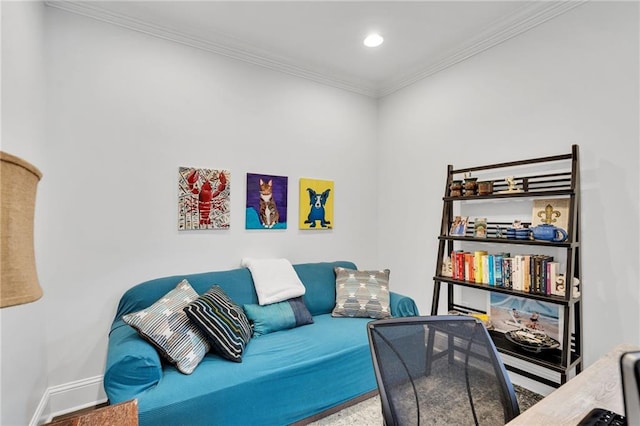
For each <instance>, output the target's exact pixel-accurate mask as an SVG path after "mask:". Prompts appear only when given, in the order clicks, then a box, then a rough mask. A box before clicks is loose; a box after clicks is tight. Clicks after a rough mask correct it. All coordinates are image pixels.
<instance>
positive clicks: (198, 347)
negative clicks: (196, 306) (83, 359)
mask: <svg viewBox="0 0 640 426" xmlns="http://www.w3.org/2000/svg"><path fill="white" fill-rule="evenodd" d="M197 298H198V293H196V292H195V290H194V289H193V288H191V286H190V285H189V282H188V281H187V280H182V281H181V282H180V283H179V284H178V285H177V286H176V288H174V289H173V290H171V291H170V292H168V293H167V294H165V295H164V296H163V297H161V298H160V299H159V300H158V301H156V302H155V303H154V304H153V305H151V306H150V307H148V308H146V309H143V310H141V311H138V312H133V313H131V314H128V315H125V316H123V317H122V320H123V321H124V322H126V323H127V324H129V325H130V326H132V327H133V328H135V329H136V330H137V331H138V333H140V335H141V336H142V337H144V338H145V339H146V340H147V341H149V342H150V343H151V344H153V345H154V346H155V347H156V348H158V350H159V351H160V353H161V354H162V356H163V357H165V358H166V359H167V360H168V361H169V362H171V363H172V364H175V365H176V367H177V368H178V370H180V372H182V373H184V374H191V373H193V370H195V368H196V367H197V366H198V364H199V363H200V361H202V358H203V357H204V355H205V354H206V353H207V352H208V351H209V344H208V343H207V340H206V339H205V337H204V336H203V335H202V333H201V332H200V330H199V329H198V328H197V327H196V326H195V325H194V324H192V323H191V322H190V321H189V318H187V315H186V314H185V313H184V311H183V309H184V308H185V307H186V306H187V305H188V304H189V303H191V302H192V301H194V300H196V299H197Z"/></svg>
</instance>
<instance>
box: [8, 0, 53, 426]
mask: <svg viewBox="0 0 640 426" xmlns="http://www.w3.org/2000/svg"><path fill="white" fill-rule="evenodd" d="M0 11H1V14H2V119H1V121H2V125H1V128H2V133H1V135H2V139H1V148H2V150H3V151H5V152H8V153H11V154H14V155H17V156H19V157H21V158H23V159H25V160H27V161H29V162H31V163H32V164H34V165H36V166H38V167H39V166H41V165H43V164H44V155H45V154H44V145H45V140H44V139H45V138H44V135H45V122H44V113H45V108H44V102H43V98H42V94H43V92H44V72H43V51H44V25H43V23H44V6H43V5H42V3H39V2H25V3H21V4H19V3H17V2H4V1H3V2H1V3H0ZM45 214H46V212H45V211H44V210H43V209H42V205H41V204H38V205H36V211H35V216H36V221H37V222H39V223H38V225H37V226H36V232H35V234H36V235H35V244H36V247H38V245H39V243H40V242H41V241H42V239H41V235H42V231H43V229H42V227H41V226H40V223H41V222H40V221H41V219H42V218H43V215H45ZM42 255H43V252H42V251H41V250H39V249H38V248H37V249H36V256H38V257H41V256H42ZM40 278H41V279H42V276H41V277H40ZM46 321H47V313H46V311H45V310H44V306H43V303H42V302H36V303H31V304H27V305H21V306H15V307H10V308H5V309H2V310H0V324H1V330H2V344H1V349H2V350H1V358H0V359H1V370H0V377H1V379H2V383H1V390H0V424H3V425H24V424H27V423H28V422H29V421H30V419H31V417H32V416H33V413H34V412H35V411H36V409H37V407H38V403H39V402H40V400H41V398H42V395H43V394H44V392H45V389H46V388H47V386H48V380H47V356H46V353H47V349H46V345H47V343H46V337H45V336H46V331H45V323H46Z"/></svg>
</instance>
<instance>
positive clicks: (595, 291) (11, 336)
mask: <svg viewBox="0 0 640 426" xmlns="http://www.w3.org/2000/svg"><path fill="white" fill-rule="evenodd" d="M8 4H10V6H8ZM43 10H44V11H43ZM2 15H3V21H2V23H3V27H2V38H3V40H2V43H3V45H2V60H3V70H2V71H3V74H2V86H3V92H2V103H3V110H2V121H3V123H2V137H3V142H2V143H3V146H2V149H3V150H6V151H9V152H12V153H14V154H17V155H21V156H24V157H25V158H27V159H29V160H30V161H32V162H33V163H34V164H36V165H37V166H38V167H39V168H40V169H41V170H42V171H43V172H44V178H43V180H42V182H41V183H40V186H39V192H38V199H37V207H36V255H37V262H38V271H39V276H40V281H41V284H42V287H43V289H44V291H45V296H44V298H43V300H42V301H39V302H37V303H35V304H30V305H25V306H21V307H16V308H9V309H4V310H2V311H0V312H1V316H0V318H1V319H2V351H1V355H2V391H3V394H2V398H1V401H2V414H1V418H0V423H2V424H3V425H5V424H6V425H13V424H26V423H28V422H29V420H30V419H31V417H32V416H33V414H34V411H35V410H36V406H37V403H38V401H39V400H40V398H41V397H42V396H43V395H42V393H43V390H44V389H47V392H49V394H50V395H56V394H63V393H65V390H66V389H67V385H69V384H71V386H70V387H74V386H75V385H77V384H81V383H87V384H89V385H92V384H93V385H95V380H94V379H95V378H96V377H97V378H98V379H99V375H100V374H102V370H103V366H104V359H105V351H106V339H107V331H108V327H109V323H110V322H111V320H112V316H113V314H114V310H115V304H116V303H117V300H118V298H119V296H120V295H121V293H122V292H123V291H124V290H125V289H127V288H128V287H130V286H131V285H133V284H135V283H137V282H139V281H141V280H144V279H147V278H153V277H157V276H163V275H167V274H177V273H190V272H197V271H205V270H217V269H227V268H233V267H236V266H237V265H238V262H239V259H240V258H241V257H242V256H285V257H288V258H290V259H291V260H292V261H294V262H298V261H319V260H332V259H352V260H354V261H355V262H357V263H358V264H359V265H360V266H362V267H380V265H383V266H385V267H390V268H391V269H392V271H393V274H392V276H393V283H394V284H393V285H394V286H395V287H396V290H399V291H402V292H405V293H408V294H410V295H411V296H413V297H415V298H416V300H417V301H418V303H419V304H420V308H421V310H422V312H423V313H427V312H428V311H429V308H430V304H431V303H430V301H431V291H432V281H431V277H432V275H433V272H434V269H435V255H436V245H437V240H436V235H437V233H438V230H439V225H438V224H439V220H440V214H441V197H442V194H443V191H444V173H445V170H446V168H445V167H446V166H445V165H446V164H448V163H452V164H455V165H456V166H467V165H474V164H481V163H491V162H496V161H502V160H512V159H518V158H528V157H536V156H540V155H547V154H556V153H564V152H568V150H569V147H570V145H571V144H572V143H578V144H580V146H581V156H582V185H583V194H582V195H583V199H582V201H583V216H582V220H583V222H582V224H583V256H584V259H583V278H584V284H585V287H584V300H585V312H584V314H585V315H584V317H585V332H586V336H585V343H586V350H587V351H586V361H587V363H588V364H589V363H591V362H593V361H594V360H595V359H596V358H597V357H598V356H599V355H600V354H602V353H603V352H605V351H606V350H607V349H608V348H610V347H611V346H613V345H614V344H616V343H618V342H622V341H629V342H635V343H640V336H639V334H640V332H639V330H638V327H639V325H638V324H639V321H638V319H639V318H638V305H639V301H638V290H637V285H635V283H636V281H637V276H638V272H639V271H638V254H639V253H638V230H637V229H638V228H637V226H635V224H636V222H637V218H638V184H639V183H640V182H639V179H638V171H637V170H638V165H639V164H638V163H639V158H638V139H639V137H638V136H639V135H638V124H639V123H638V114H639V111H638V92H639V87H638V72H639V71H640V70H639V69H638V33H639V31H638V5H637V4H633V3H606V4H601V3H593V2H592V3H588V4H586V5H583V6H580V7H578V8H576V9H574V10H572V11H570V12H568V13H567V14H566V15H564V16H561V17H559V18H557V19H555V20H553V21H550V22H548V23H546V24H544V25H541V26H540V27H538V28H536V29H534V30H532V31H530V32H528V33H525V34H523V35H521V36H519V37H518V38H516V39H513V40H510V41H508V42H506V43H503V44H502V45H500V46H497V47H495V48H493V49H491V50H489V51H486V52H484V53H483V54H481V55H478V56H476V57H473V58H471V59H469V60H467V61H466V62H463V63H461V64H458V65H457V66H455V67H452V68H450V69H448V70H446V71H443V72H441V73H439V74H437V75H434V76H432V77H430V78H428V79H426V80H424V81H422V82H419V83H416V84H415V85H413V86H411V87H408V88H405V89H404V90H402V91H401V92H398V93H396V94H394V95H391V96H388V97H386V98H384V99H382V100H380V101H379V103H376V102H375V101H373V100H371V99H367V98H364V97H361V96H358V95H353V94H350V93H347V92H343V91H340V90H336V89H332V88H327V87H323V86H321V85H318V84H316V83H311V82H307V81H304V80H300V79H296V78H293V77H289V76H285V75H282V74H278V73H274V72H271V71H267V70H265V69H261V68H258V67H254V66H250V65H246V64H243V63H239V62H234V61H231V60H227V59H225V58H222V57H218V56H214V55H211V54H209V53H206V52H202V51H198V50H196V49H192V48H190V47H186V46H183V45H179V44H174V43H172V42H169V41H166V40H160V39H154V38H152V37H149V36H146V35H143V34H138V33H134V32H131V31H128V30H125V29H121V28H118V27H114V26H111V25H108V24H104V23H101V22H98V21H94V20H91V19H88V18H84V17H80V16H75V15H72V14H68V13H66V12H63V11H59V10H56V9H51V8H44V6H42V4H41V3H30V2H20V3H17V2H16V3H9V2H2ZM43 15H44V18H45V23H44V25H43V23H42V20H43ZM8 39H10V42H8V41H7V40H8ZM43 43H45V44H44V45H43ZM9 46H11V47H12V48H8V47H9ZM43 51H44V52H46V57H44V58H43V57H42V52H43ZM9 60H11V65H10V66H9V65H7V64H8V62H9ZM39 70H44V72H40V71H39ZM44 77H46V81H45V82H43V81H42V79H43V78H44ZM42 93H45V94H46V96H41V94H42ZM45 101H46V115H47V121H46V122H45V123H43V119H42V114H44V111H43V110H42V109H41V108H44V106H45V103H44V102H45ZM9 135H11V136H12V138H9ZM10 139H11V140H10ZM376 143H378V149H372V146H374V145H375V144H376ZM372 164H374V165H377V167H375V166H373V167H372V166H371V165H372ZM181 165H187V166H200V167H219V168H229V169H231V172H232V188H233V189H232V191H233V192H232V209H233V213H232V228H231V229H230V230H228V231H219V232H213V231H211V232H178V231H177V230H176V219H177V212H176V192H177V188H176V186H177V185H176V176H177V168H178V166H181ZM247 172H256V173H269V174H278V175H286V176H289V179H290V180H289V185H290V192H289V197H290V198H289V203H290V207H289V217H290V223H289V229H288V230H286V231H284V232H268V231H246V230H244V196H243V195H244V192H245V188H244V186H245V183H244V182H245V174H246V173H247ZM299 177H317V178H323V179H332V180H335V183H336V194H335V195H336V201H337V203H336V211H335V217H336V221H335V222H336V227H335V229H334V230H333V231H330V232H324V233H322V232H320V233H314V232H302V231H299V230H297V229H296V225H295V220H293V219H294V218H295V217H296V216H297V197H298V196H297V184H298V178H299ZM621 216H622V217H621ZM624 218H630V219H631V222H632V223H633V224H634V225H633V226H632V228H631V230H630V231H628V232H626V231H625V232H624V233H621V232H620V229H621V225H620V223H621V222H622V221H623V219H624ZM376 229H378V231H376ZM602 307H606V308H608V309H610V310H611V312H610V313H607V314H606V315H603V314H602V312H603V311H602ZM17 383H19V384H20V385H19V386H16V384H17ZM75 387H76V388H77V387H78V386H75ZM87 388H88V389H90V390H91V392H94V393H93V394H91V393H88V394H87V393H85V394H83V395H81V398H83V399H82V400H83V401H84V402H91V401H92V400H94V399H99V398H100V397H101V396H102V395H100V394H99V392H96V386H88V387H87ZM45 399H46V398H45ZM73 404H74V402H69V403H68V404H67V405H66V407H65V406H62V407H61V408H72V407H73ZM63 405H64V404H63ZM56 409H57V408H56V407H52V408H48V411H50V412H55V411H56ZM45 411H47V410H45Z"/></svg>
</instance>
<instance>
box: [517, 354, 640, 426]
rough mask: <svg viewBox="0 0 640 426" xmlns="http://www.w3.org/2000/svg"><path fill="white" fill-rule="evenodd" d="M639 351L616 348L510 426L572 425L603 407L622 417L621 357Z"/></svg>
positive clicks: (520, 416)
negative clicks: (624, 353) (594, 409)
mask: <svg viewBox="0 0 640 426" xmlns="http://www.w3.org/2000/svg"><path fill="white" fill-rule="evenodd" d="M637 350H640V346H636V345H627V344H624V345H619V346H616V347H615V348H614V349H612V350H611V351H610V352H609V353H607V354H606V355H605V356H603V357H602V358H600V359H599V360H598V361H596V362H595V363H593V364H592V365H590V366H589V367H588V368H586V369H585V370H584V371H582V373H580V374H578V375H577V376H576V377H574V378H573V379H571V380H569V381H568V382H567V383H565V384H564V385H562V386H560V387H559V388H558V389H556V390H555V391H553V393H551V394H550V395H548V396H546V397H545V398H543V399H542V400H541V401H540V402H538V403H537V404H536V405H534V406H533V407H531V408H529V409H528V410H527V411H525V412H524V413H522V414H521V415H519V416H518V417H516V418H515V419H513V420H512V421H511V422H509V423H508V425H509V426H517V425H522V426H534V425H567V426H575V425H577V424H578V422H580V420H582V418H583V417H584V416H585V415H587V413H588V412H589V411H591V410H592V409H593V408H597V407H600V408H606V409H609V410H611V411H614V412H616V413H619V414H623V415H624V401H623V400H622V384H621V379H620V355H622V353H623V352H627V351H637Z"/></svg>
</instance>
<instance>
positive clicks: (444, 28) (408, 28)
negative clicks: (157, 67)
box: [47, 0, 582, 97]
mask: <svg viewBox="0 0 640 426" xmlns="http://www.w3.org/2000/svg"><path fill="white" fill-rule="evenodd" d="M47 4H48V5H49V6H53V7H58V8H61V9H65V10H69V11H72V12H76V13H81V14H83V15H87V16H90V17H93V18H97V19H100V20H103V21H107V22H111V23H114V24H117V25H121V26H124V27H127V28H130V29H134V30H137V31H142V32H145V33H148V34H153V35H156V36H160V37H163V38H166V39H170V40H174V41H176V42H180V43H184V44H188V45H191V46H194V47H197V48H201V49H205V50H208V51H212V52H215V53H218V54H222V55H225V56H229V57H233V58H236V59H239V60H243V61H247V62H251V63H254V64H257V65H261V66H265V67H268V68H272V69H276V70H279V71H283V72H286V73H289V74H294V75H298V76H301V77H304V78H309V79H312V80H315V81H318V82H321V83H324V84H329V85H332V86H336V87H340V88H343V89H347V90H351V91H354V92H356V93H361V94H364V95H367V96H373V97H378V96H384V95H386V94H389V93H392V92H394V91H396V90H398V89H400V88H402V87H404V86H406V85H408V84H411V83H413V82H415V81H417V80H419V79H421V78H424V77H426V76H428V75H431V74H433V73H435V72H438V71H439V70H441V69H444V68H446V67H448V66H451V65H453V64H455V63H457V62H460V61H462V60H464V59H466V58H468V57H470V56H473V55H475V54H477V53H479V52H482V51H483V50H486V49H487V48H490V47H492V46H494V45H496V44H498V43H501V42H503V41H505V40H508V39H509V38H511V37H514V36H516V35H518V34H520V33H522V32H524V31H527V30H528V29H530V28H533V27H535V26H537V25H539V24H541V23H543V22H545V21H547V20H549V19H552V18H554V17H555V16H558V15H560V14H562V13H564V12H566V11H567V10H569V9H571V8H573V7H576V6H578V5H580V4H582V1H544V2H543V1H478V0H475V1H451V0H450V1H335V0H334V1H306V0H298V1H268V0H263V1H183V0H173V1H166V0H164V1H123V0H119V1H87V0H84V1H65V0H52V1H48V2H47ZM371 31H377V32H379V33H380V34H381V35H382V36H383V37H384V38H385V42H384V44H383V45H382V46H380V47H378V48H366V47H365V46H363V44H362V40H363V39H364V37H365V36H366V35H367V34H368V33H369V32H371Z"/></svg>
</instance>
